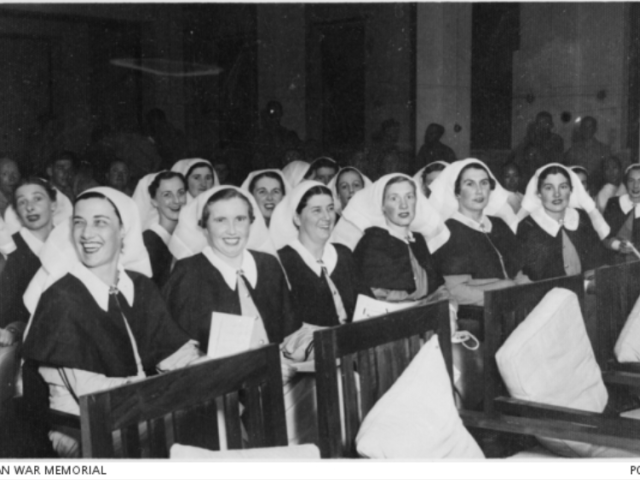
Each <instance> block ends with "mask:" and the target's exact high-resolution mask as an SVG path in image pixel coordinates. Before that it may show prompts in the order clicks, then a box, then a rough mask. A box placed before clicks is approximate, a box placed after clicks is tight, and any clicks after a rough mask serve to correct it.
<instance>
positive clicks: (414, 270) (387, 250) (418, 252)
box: [344, 174, 448, 302]
mask: <svg viewBox="0 0 640 480" xmlns="http://www.w3.org/2000/svg"><path fill="white" fill-rule="evenodd" d="M418 204H419V206H420V208H418ZM418 212H419V213H418ZM418 214H419V216H420V217H419V219H418V220H416V216H417V215H418ZM427 217H429V218H431V219H432V222H431V224H430V225H429V228H428V229H427V232H428V234H427V235H426V236H423V235H422V234H421V233H420V232H418V231H417V227H419V226H420V225H421V224H422V223H424V219H425V218H427ZM344 218H345V220H347V221H350V222H352V223H353V224H355V225H360V226H361V225H364V224H370V225H371V226H370V227H369V228H366V229H365V230H364V235H363V236H362V238H361V239H360V240H359V241H358V243H357V246H356V248H355V250H354V252H353V258H354V261H355V263H356V266H357V267H358V270H359V272H360V275H361V278H362V279H363V281H364V282H365V283H366V284H367V285H368V286H369V288H371V290H372V291H373V294H374V295H375V297H376V298H377V299H379V300H385V301H390V302H401V301H413V300H421V299H424V298H426V297H427V296H432V297H433V295H434V294H436V296H437V297H438V299H441V298H448V293H447V292H446V291H445V289H444V287H443V283H444V281H443V279H442V277H441V276H440V275H439V274H438V273H437V271H436V267H435V262H434V260H433V257H432V253H431V251H430V249H429V247H428V246H427V239H429V240H430V239H432V238H435V237H437V236H438V235H442V232H443V231H444V230H446V227H445V226H444V223H443V222H442V220H441V219H440V216H439V214H438V213H437V212H436V211H435V210H434V209H433V207H432V206H431V204H429V201H428V200H427V199H426V198H425V197H423V196H421V195H420V194H419V193H418V187H417V185H416V183H415V182H414V181H413V179H411V178H410V177H408V176H406V175H402V174H390V175H385V176H384V177H382V178H380V179H379V180H377V181H376V182H375V183H374V184H373V185H371V186H369V187H367V188H366V189H364V190H362V191H361V192H360V193H359V194H358V195H357V196H356V197H354V199H353V201H352V202H351V203H350V205H349V206H348V207H347V209H346V210H345V212H344ZM414 223H415V224H416V226H414ZM432 248H433V247H432ZM441 287H442V288H441ZM436 292H437V293H436Z"/></svg>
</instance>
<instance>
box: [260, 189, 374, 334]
mask: <svg viewBox="0 0 640 480" xmlns="http://www.w3.org/2000/svg"><path fill="white" fill-rule="evenodd" d="M335 221H336V213H335V209H334V200H333V195H332V194H331V190H329V189H328V188H327V187H326V186H324V185H322V184H321V183H319V182H316V181H312V180H308V181H305V182H302V183H301V184H300V185H298V186H297V187H296V188H294V189H293V191H292V192H291V194H289V195H287V197H286V198H285V199H284V200H283V201H282V202H281V203H280V204H279V205H278V206H277V207H276V210H275V212H274V213H273V217H272V219H271V226H270V230H271V237H272V238H273V240H274V244H275V247H276V248H277V249H279V250H278V255H279V256H280V261H281V263H282V266H283V267H284V270H285V273H286V274H287V278H288V279H289V284H290V286H291V299H292V303H293V310H294V314H295V318H296V319H298V320H299V321H302V322H305V323H306V324H311V325H315V326H322V327H330V326H334V325H340V324H342V323H347V322H350V321H351V319H352V317H353V312H354V309H355V305H356V298H357V296H358V294H364V295H369V296H371V291H370V290H369V289H368V288H367V287H366V286H365V285H364V284H363V283H362V281H361V280H360V278H359V275H358V273H357V270H356V266H355V264H354V262H353V258H352V255H351V251H350V250H349V249H348V248H347V247H345V246H343V245H339V244H333V243H330V242H329V237H330V236H331V233H332V231H333V227H334V226H335Z"/></svg>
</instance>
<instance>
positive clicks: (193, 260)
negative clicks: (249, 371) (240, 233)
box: [162, 250, 300, 352]
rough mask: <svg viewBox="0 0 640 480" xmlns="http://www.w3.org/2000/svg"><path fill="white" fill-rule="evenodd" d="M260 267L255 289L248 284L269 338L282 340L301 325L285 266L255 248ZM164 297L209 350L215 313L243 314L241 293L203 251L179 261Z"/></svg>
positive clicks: (174, 314) (253, 252) (190, 333)
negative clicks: (283, 268)
mask: <svg viewBox="0 0 640 480" xmlns="http://www.w3.org/2000/svg"><path fill="white" fill-rule="evenodd" d="M251 255H253V258H254V260H255V262H256V267H257V269H258V281H257V283H256V287H255V288H253V287H252V286H251V285H250V284H249V283H247V288H248V290H249V293H250V294H251V299H252V300H253V303H254V304H255V306H256V308H257V309H258V312H260V316H261V317H262V321H263V323H264V328H265V330H266V331H267V336H268V337H269V341H270V342H272V343H281V342H282V341H283V340H284V337H286V336H287V335H289V334H290V333H292V332H294V331H295V330H297V329H298V328H299V327H300V324H299V323H298V320H297V319H295V318H294V316H293V311H292V308H291V300H290V298H289V290H288V288H287V281H286V279H285V276H284V273H283V271H282V267H281V266H280V264H279V263H278V260H276V258H275V257H273V256H272V255H269V254H267V253H262V252H256V251H253V250H251ZM162 293H163V296H164V298H165V300H166V302H167V306H168V307H169V311H170V312H171V314H172V315H173V317H174V318H175V319H176V321H177V322H178V324H179V325H180V326H181V327H182V328H184V329H185V331H186V332H188V333H189V335H190V336H191V337H192V338H194V339H196V340H197V341H198V342H200V349H201V350H202V351H204V352H206V351H207V349H208V345H209V331H210V329H211V314H212V312H221V313H228V314H232V315H241V310H240V299H239V298H238V292H237V291H236V290H231V289H230V288H229V286H228V285H227V283H226V282H225V280H224V278H223V277H222V274H221V273H220V272H219V271H218V270H217V269H216V268H215V267H214V266H213V265H211V262H209V260H208V259H207V257H205V256H204V254H202V253H199V254H197V255H194V256H192V257H188V258H185V259H182V260H180V261H178V262H177V263H176V265H175V267H174V269H173V272H172V273H171V277H170V278H169V281H168V282H167V284H166V285H165V287H164V289H163V291H162Z"/></svg>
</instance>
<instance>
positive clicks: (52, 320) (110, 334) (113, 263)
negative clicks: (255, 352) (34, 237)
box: [23, 187, 202, 456]
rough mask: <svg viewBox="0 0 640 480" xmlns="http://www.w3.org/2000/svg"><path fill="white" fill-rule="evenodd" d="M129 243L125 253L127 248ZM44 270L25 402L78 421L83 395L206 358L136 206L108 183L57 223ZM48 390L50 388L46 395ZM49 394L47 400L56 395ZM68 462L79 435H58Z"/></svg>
mask: <svg viewBox="0 0 640 480" xmlns="http://www.w3.org/2000/svg"><path fill="white" fill-rule="evenodd" d="M123 246H124V248H123ZM40 258H41V260H42V264H43V268H42V269H40V271H39V272H38V273H37V274H36V277H35V278H34V281H33V282H32V283H31V285H30V286H29V288H28V290H27V293H26V294H25V304H26V305H27V308H28V309H29V311H31V312H33V316H32V319H31V321H30V323H29V326H28V327H27V331H26V334H25V343H24V347H23V354H24V358H25V365H24V367H23V372H24V385H25V386H24V389H25V398H28V399H29V403H30V404H31V405H34V406H35V405H40V409H39V410H38V409H36V408H35V407H32V408H33V411H34V412H36V411H39V412H40V413H41V415H42V414H46V411H47V409H46V406H50V407H51V408H53V409H55V410H60V411H62V412H66V413H70V414H74V415H78V414H79V411H80V408H79V405H78V398H79V397H80V396H82V395H86V394H89V393H91V392H95V391H99V390H105V389H108V388H113V387H116V386H118V385H123V384H127V383H130V382H133V381H136V380H139V379H142V378H144V377H145V372H146V371H152V370H156V369H157V370H158V371H165V370H170V369H174V368H180V367H184V366H186V365H188V364H190V363H192V362H194V361H196V360H197V359H198V358H200V357H201V356H202V353H201V352H200V351H199V350H198V348H197V346H196V345H197V344H196V342H194V341H193V340H190V339H189V337H188V335H187V334H186V333H185V332H184V331H182V330H181V329H180V328H179V327H178V325H176V323H174V321H173V320H172V318H171V316H170V314H169V312H168V310H167V308H166V306H165V304H164V302H163V301H162V297H161V295H160V292H159V291H158V289H157V288H156V286H155V285H154V283H153V282H152V281H151V280H150V279H149V278H147V276H150V274H151V268H150V265H149V257H148V256H147V254H146V251H145V249H144V245H143V243H142V232H141V231H140V219H139V218H138V211H137V208H136V205H135V203H134V202H133V200H131V199H130V198H129V197H127V196H126V195H124V194H122V193H121V192H118V191H116V190H114V189H112V188H108V187H98V188H94V189H91V190H88V191H86V192H84V193H83V194H82V195H80V197H78V198H77V199H76V202H75V205H74V211H73V220H72V222H65V223H62V224H60V225H58V226H57V227H56V228H55V229H54V230H53V232H52V233H51V235H50V236H49V238H48V239H47V242H46V244H45V246H44V247H43V249H42V252H41V255H40ZM43 388H44V390H43ZM47 397H48V398H47ZM49 438H50V439H51V441H52V443H53V446H54V448H55V449H56V451H58V453H60V454H61V455H63V456H77V455H78V454H79V439H78V438H73V437H70V435H69V434H67V433H62V432H58V431H52V432H50V434H49Z"/></svg>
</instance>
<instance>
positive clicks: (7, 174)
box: [0, 157, 20, 218]
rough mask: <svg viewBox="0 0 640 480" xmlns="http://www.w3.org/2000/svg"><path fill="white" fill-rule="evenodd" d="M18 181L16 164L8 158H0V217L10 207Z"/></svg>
mask: <svg viewBox="0 0 640 480" xmlns="http://www.w3.org/2000/svg"><path fill="white" fill-rule="evenodd" d="M19 181H20V170H19V169H18V163H17V162H16V161H15V160H12V159H11V158H9V157H2V158H0V217H3V218H4V212H5V210H6V209H7V208H8V207H9V205H11V202H12V199H13V193H14V191H15V189H16V186H17V185H18V182H19Z"/></svg>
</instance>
